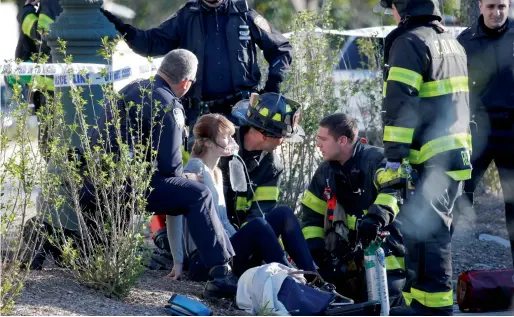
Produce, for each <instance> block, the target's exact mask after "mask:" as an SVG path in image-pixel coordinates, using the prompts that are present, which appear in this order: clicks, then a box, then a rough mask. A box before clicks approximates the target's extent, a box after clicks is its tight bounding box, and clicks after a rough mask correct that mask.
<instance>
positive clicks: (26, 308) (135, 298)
mask: <svg viewBox="0 0 514 317" xmlns="http://www.w3.org/2000/svg"><path fill="white" fill-rule="evenodd" d="M166 274H167V272H163V271H148V272H146V273H145V274H144V275H143V277H142V279H141V280H140V281H139V283H138V284H137V285H136V286H135V287H134V288H133V289H132V291H131V292H130V294H129V295H128V296H127V298H125V300H124V301H120V300H117V299H111V298H107V297H105V296H103V295H102V294H99V293H98V292H96V291H94V290H91V289H88V288H86V287H83V286H81V285H79V284H78V283H77V282H75V281H74V280H73V278H72V277H71V276H69V275H67V274H66V273H65V272H64V271H63V270H62V269H58V268H45V269H43V270H42V271H39V272H32V273H31V276H30V279H29V281H27V283H26V286H25V289H24V290H23V294H22V296H21V297H20V298H18V300H17V301H16V305H15V307H14V310H13V311H12V313H11V314H10V315H17V316H36V315H59V316H65V315H66V316H69V315H72V316H78V315H95V316H112V315H115V316H116V315H118V316H119V315H123V316H137V315H139V316H165V315H167V313H166V310H165V309H164V305H165V304H166V302H167V301H168V299H169V298H170V297H171V295H173V293H175V292H176V293H180V294H183V295H187V296H189V297H192V298H195V299H200V298H199V296H200V294H201V293H202V291H203V284H200V283H195V282H190V281H172V280H170V279H168V278H166V277H165V275H166ZM204 303H206V304H207V305H208V306H210V307H211V308H212V310H213V313H214V314H215V315H224V316H227V315H229V316H233V315H245V313H244V312H242V311H239V310H236V309H234V308H232V307H231V303H230V302H229V301H226V300H220V301H207V302H204Z"/></svg>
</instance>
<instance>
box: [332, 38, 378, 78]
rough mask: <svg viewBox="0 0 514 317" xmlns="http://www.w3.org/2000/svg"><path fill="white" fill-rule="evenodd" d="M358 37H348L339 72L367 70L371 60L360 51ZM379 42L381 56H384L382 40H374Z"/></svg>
mask: <svg viewBox="0 0 514 317" xmlns="http://www.w3.org/2000/svg"><path fill="white" fill-rule="evenodd" d="M357 39H358V37H353V36H352V37H347V38H346V42H345V45H343V49H342V50H341V54H340V59H339V64H338V65H337V70H357V69H362V70H367V69H368V64H369V59H368V57H367V56H366V55H365V54H362V53H361V52H360V51H359V45H358V44H357V42H358V41H357ZM373 41H377V42H378V44H379V46H378V47H380V52H379V53H380V54H382V45H381V44H382V39H373Z"/></svg>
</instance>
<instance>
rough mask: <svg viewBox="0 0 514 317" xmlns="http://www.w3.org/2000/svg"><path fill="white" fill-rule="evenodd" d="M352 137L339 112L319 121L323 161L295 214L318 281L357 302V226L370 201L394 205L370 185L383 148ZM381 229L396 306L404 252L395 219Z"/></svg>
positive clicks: (361, 279) (361, 284) (360, 291)
mask: <svg viewBox="0 0 514 317" xmlns="http://www.w3.org/2000/svg"><path fill="white" fill-rule="evenodd" d="M357 133H358V128H357V123H356V121H355V120H354V119H352V118H350V117H348V116H347V115H345V114H342V113H336V114H332V115H329V116H327V117H325V118H323V119H322V120H321V122H320V125H319V129H318V141H317V146H318V148H319V149H320V151H321V154H322V155H323V159H324V162H323V163H322V164H321V165H320V166H319V167H318V169H317V170H316V172H315V173H314V176H313V177H312V180H311V182H310V184H309V187H308V189H307V191H306V192H305V194H304V196H303V199H302V205H301V212H300V214H301V223H302V232H303V234H304V237H305V239H306V240H307V244H308V245H309V249H310V251H311V255H312V256H313V258H314V261H315V262H316V264H317V265H318V266H319V267H320V269H319V272H320V273H321V275H322V277H323V278H324V279H325V280H326V281H328V282H330V283H333V284H335V286H336V289H337V290H338V292H340V293H342V294H343V295H346V296H349V297H352V298H353V299H354V300H355V301H356V302H362V301H366V300H367V289H366V278H365V273H364V267H363V266H362V261H363V260H364V254H363V251H362V248H359V238H358V233H357V231H356V229H357V223H358V222H359V221H360V220H362V217H363V216H364V215H365V214H366V212H367V210H368V209H369V207H370V206H371V205H372V204H373V202H374V201H376V200H377V201H379V202H382V203H387V204H390V206H391V208H393V209H398V205H397V203H396V202H394V201H392V200H391V199H389V198H388V197H387V196H385V195H384V194H380V193H378V191H377V188H376V187H375V186H374V185H373V183H374V178H375V171H377V170H378V169H379V168H381V167H383V165H385V157H384V153H383V150H382V149H381V148H378V147H375V146H371V145H368V144H366V143H364V142H363V141H362V140H361V139H360V138H359V137H358V136H357ZM384 230H386V231H389V232H390V236H389V237H388V238H387V240H386V243H385V244H384V245H383V247H384V250H385V253H386V259H385V261H386V268H387V279H388V284H389V296H390V303H391V306H397V305H400V304H401V303H402V302H403V301H402V289H403V287H404V285H405V266H404V254H405V250H404V247H403V240H402V236H401V234H400V231H399V224H398V223H397V222H396V221H395V222H392V224H390V225H388V226H386V227H385V228H384Z"/></svg>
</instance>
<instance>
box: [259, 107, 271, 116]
mask: <svg viewBox="0 0 514 317" xmlns="http://www.w3.org/2000/svg"><path fill="white" fill-rule="evenodd" d="M259 113H260V114H261V115H262V116H264V117H267V116H268V114H269V110H268V108H262V109H261V110H259Z"/></svg>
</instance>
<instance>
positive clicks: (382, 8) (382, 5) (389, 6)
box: [373, 0, 393, 15]
mask: <svg viewBox="0 0 514 317" xmlns="http://www.w3.org/2000/svg"><path fill="white" fill-rule="evenodd" d="M373 12H376V13H384V14H387V15H393V0H380V2H379V3H377V4H375V6H374V7H373Z"/></svg>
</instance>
